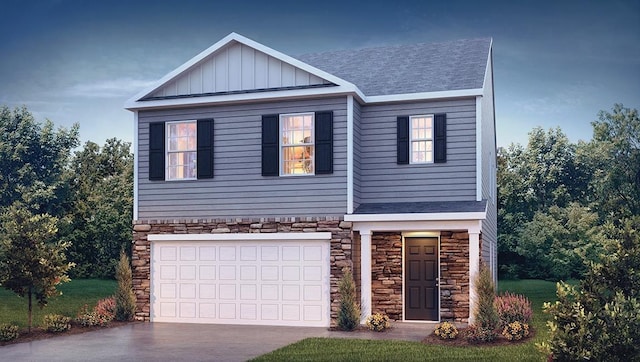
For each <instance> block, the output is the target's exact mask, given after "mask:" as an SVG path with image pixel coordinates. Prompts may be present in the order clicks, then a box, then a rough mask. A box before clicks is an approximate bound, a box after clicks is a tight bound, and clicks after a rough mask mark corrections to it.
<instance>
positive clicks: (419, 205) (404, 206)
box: [354, 200, 487, 215]
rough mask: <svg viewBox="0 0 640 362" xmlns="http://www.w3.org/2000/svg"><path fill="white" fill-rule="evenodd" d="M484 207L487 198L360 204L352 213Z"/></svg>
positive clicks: (390, 212) (426, 211)
mask: <svg viewBox="0 0 640 362" xmlns="http://www.w3.org/2000/svg"><path fill="white" fill-rule="evenodd" d="M486 209H487V200H482V201H432V202H388V203H370V204H360V206H358V208H357V209H356V210H355V212H354V214H359V215H362V214H415V213H420V214H432V213H450V212H484V211H486Z"/></svg>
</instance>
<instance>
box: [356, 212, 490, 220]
mask: <svg viewBox="0 0 640 362" xmlns="http://www.w3.org/2000/svg"><path fill="white" fill-rule="evenodd" d="M486 218H487V212H486V211H483V212H443V213H428V214H422V213H412V214H351V215H349V214H347V215H345V216H344V221H353V222H372V221H375V222H378V221H381V222H383V221H448V220H484V219H486Z"/></svg>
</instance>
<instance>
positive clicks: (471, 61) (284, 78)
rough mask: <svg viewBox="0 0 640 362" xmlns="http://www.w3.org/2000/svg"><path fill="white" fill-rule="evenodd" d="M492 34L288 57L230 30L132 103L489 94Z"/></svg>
mask: <svg viewBox="0 0 640 362" xmlns="http://www.w3.org/2000/svg"><path fill="white" fill-rule="evenodd" d="M490 49H491V39H488V38H485V39H473V40H459V41H453V42H446V43H434V44H414V45H400V46H388V47H377V48H366V49H358V50H344V51H334V52H325V53H314V54H306V55H302V56H299V57H297V58H294V57H291V56H288V55H286V54H283V53H280V52H278V51H276V50H273V49H271V48H269V47H267V46H264V45H262V44H260V43H258V42H255V41H253V40H251V39H248V38H246V37H243V36H242V35H239V34H236V33H231V34H229V35H227V36H226V37H225V38H223V39H222V40H220V41H218V42H217V43H215V44H214V45H212V46H211V47H209V48H208V49H206V50H204V51H203V52H201V53H200V54H198V55H196V56H195V57H193V58H192V59H191V60H189V61H187V62H186V63H184V64H183V65H181V66H180V67H178V68H177V69H175V70H174V71H172V72H170V73H169V74H167V75H165V76H164V77H162V78H161V79H160V80H158V81H157V82H156V83H154V84H153V85H152V86H150V87H148V88H146V89H144V90H143V91H141V92H140V93H138V94H136V95H135V96H133V97H131V98H130V99H129V100H128V101H127V102H126V103H125V108H126V109H129V110H137V109H149V108H162V107H171V106H185V105H203V104H213V103H224V102H239V101H254V100H269V99H282V98H296V97H309V96H323V95H342V94H351V95H354V97H356V98H357V99H359V100H360V101H362V102H364V103H375V102H388V101H403V100H417V99H433V98H445V97H465V96H477V95H481V94H482V88H483V81H484V76H485V72H486V69H487V65H488V61H489V55H490Z"/></svg>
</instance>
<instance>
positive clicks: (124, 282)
mask: <svg viewBox="0 0 640 362" xmlns="http://www.w3.org/2000/svg"><path fill="white" fill-rule="evenodd" d="M116 280H117V281H118V288H117V289H116V296H115V302H116V308H115V316H116V319H117V320H119V321H130V320H133V317H134V316H135V314H136V295H135V294H134V293H133V277H132V275H131V265H130V263H129V257H128V256H127V254H125V252H124V251H121V252H120V261H119V262H118V265H117V266H116Z"/></svg>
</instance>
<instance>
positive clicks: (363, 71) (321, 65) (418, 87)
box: [298, 38, 491, 96]
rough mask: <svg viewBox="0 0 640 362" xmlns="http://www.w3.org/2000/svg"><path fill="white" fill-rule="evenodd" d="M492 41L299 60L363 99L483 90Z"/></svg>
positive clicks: (380, 49)
mask: <svg viewBox="0 0 640 362" xmlns="http://www.w3.org/2000/svg"><path fill="white" fill-rule="evenodd" d="M490 48H491V39H490V38H482V39H469V40H457V41H450V42H443V43H432V44H411V45H398V46H387V47H376V48H364V49H357V50H342V51H333V52H324V53H314V54H305V55H301V56H299V57H298V59H300V60H302V61H303V62H305V63H307V64H310V65H312V66H314V67H316V68H318V69H322V70H324V71H326V72H328V73H331V74H333V75H335V76H337V77H340V78H342V79H345V80H347V81H349V82H351V83H353V84H355V85H356V86H357V87H358V88H359V89H360V90H361V91H362V92H363V93H364V94H365V96H384V95H393V94H407V93H425V92H442V91H452V90H463V89H479V88H482V87H483V82H484V76H485V71H486V66H487V61H488V57H489V51H490Z"/></svg>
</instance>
